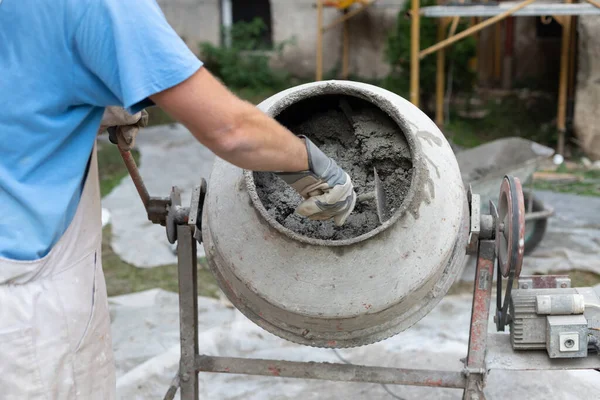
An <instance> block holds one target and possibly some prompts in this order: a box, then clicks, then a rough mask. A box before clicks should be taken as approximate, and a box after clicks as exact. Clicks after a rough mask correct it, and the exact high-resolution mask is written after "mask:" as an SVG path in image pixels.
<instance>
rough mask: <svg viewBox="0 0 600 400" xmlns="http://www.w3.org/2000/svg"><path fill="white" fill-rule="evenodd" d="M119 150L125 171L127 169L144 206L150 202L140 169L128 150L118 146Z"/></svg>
mask: <svg viewBox="0 0 600 400" xmlns="http://www.w3.org/2000/svg"><path fill="white" fill-rule="evenodd" d="M119 152H120V153H121V158H123V161H124V162H125V167H127V171H129V176H131V180H132V181H133V184H134V186H135V188H136V190H137V192H138V194H139V195H140V198H141V199H142V203H143V204H144V207H147V206H148V203H149V202H150V194H149V193H148V189H146V185H144V181H143V180H142V176H141V175H140V171H139V170H138V167H137V165H136V163H135V160H134V159H133V155H132V154H131V152H130V151H124V150H121V148H120V147H119Z"/></svg>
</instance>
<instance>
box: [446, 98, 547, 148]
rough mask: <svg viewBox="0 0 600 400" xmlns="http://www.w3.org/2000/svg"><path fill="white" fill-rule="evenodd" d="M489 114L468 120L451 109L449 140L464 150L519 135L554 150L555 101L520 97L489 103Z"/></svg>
mask: <svg viewBox="0 0 600 400" xmlns="http://www.w3.org/2000/svg"><path fill="white" fill-rule="evenodd" d="M485 108H486V109H487V110H488V111H489V113H488V115H486V116H485V117H483V118H481V119H465V118H461V117H460V116H458V115H457V114H456V110H455V109H453V107H451V108H450V120H449V123H448V124H447V126H446V127H445V128H444V132H445V134H446V136H447V137H448V138H450V139H451V140H452V141H453V142H454V143H456V144H457V145H459V146H461V147H467V148H471V147H475V146H479V145H481V144H483V143H486V142H489V141H492V140H496V139H500V138H503V137H509V136H518V137H523V138H526V139H530V140H533V141H536V142H538V143H541V144H545V145H547V146H550V147H554V146H555V144H556V133H555V132H554V131H553V129H554V128H552V124H551V121H552V118H554V113H555V109H556V107H555V101H554V100H553V99H551V98H542V97H539V98H532V99H528V100H527V101H525V100H522V99H520V98H519V97H518V96H516V95H511V96H507V97H504V98H498V99H493V100H488V101H487V102H486V106H485Z"/></svg>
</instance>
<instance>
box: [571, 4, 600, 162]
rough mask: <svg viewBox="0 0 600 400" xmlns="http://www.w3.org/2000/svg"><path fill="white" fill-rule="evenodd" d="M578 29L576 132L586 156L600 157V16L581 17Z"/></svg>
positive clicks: (592, 158) (594, 158)
mask: <svg viewBox="0 0 600 400" xmlns="http://www.w3.org/2000/svg"><path fill="white" fill-rule="evenodd" d="M578 31H579V52H578V54H579V60H578V61H579V69H578V71H577V87H576V91H575V116H574V131H575V135H576V136H577V139H578V140H579V143H580V147H581V149H582V150H583V151H584V152H585V153H586V155H587V156H588V157H589V158H590V159H591V160H600V113H598V104H600V40H598V38H599V37H600V17H597V16H581V17H580V18H579V27H578Z"/></svg>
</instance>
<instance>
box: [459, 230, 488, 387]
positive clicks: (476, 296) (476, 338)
mask: <svg viewBox="0 0 600 400" xmlns="http://www.w3.org/2000/svg"><path fill="white" fill-rule="evenodd" d="M495 249H496V242H495V241H494V240H481V241H480V242H479V252H478V254H477V269H476V271H475V282H474V289H473V308H472V311H471V329H470V331H469V352H468V354H467V362H466V367H467V371H469V372H470V374H469V376H468V377H467V386H466V388H465V392H464V395H463V399H472V398H476V399H479V398H482V397H480V396H482V395H483V392H482V391H483V386H484V384H483V383H484V378H485V373H486V368H485V351H486V347H487V336H488V321H489V315H490V302H491V297H492V280H493V277H494V260H495V258H496V257H495V256H496V254H495Z"/></svg>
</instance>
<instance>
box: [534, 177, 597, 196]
mask: <svg viewBox="0 0 600 400" xmlns="http://www.w3.org/2000/svg"><path fill="white" fill-rule="evenodd" d="M569 173H570V174H573V175H578V176H580V177H582V178H583V180H582V181H580V182H565V183H562V182H547V181H534V187H535V189H538V190H552V191H554V192H560V193H572V194H577V195H580V196H595V197H600V171H569Z"/></svg>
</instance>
